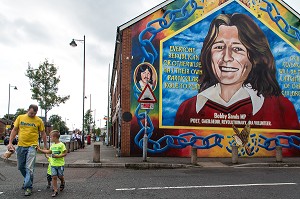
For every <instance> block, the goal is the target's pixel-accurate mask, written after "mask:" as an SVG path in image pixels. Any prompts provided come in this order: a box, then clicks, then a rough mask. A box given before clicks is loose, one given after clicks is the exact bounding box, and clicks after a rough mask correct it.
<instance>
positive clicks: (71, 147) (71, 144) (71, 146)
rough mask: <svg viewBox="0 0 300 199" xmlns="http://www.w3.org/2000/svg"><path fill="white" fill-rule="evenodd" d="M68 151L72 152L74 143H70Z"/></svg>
mask: <svg viewBox="0 0 300 199" xmlns="http://www.w3.org/2000/svg"><path fill="white" fill-rule="evenodd" d="M70 151H71V152H73V151H74V141H71V143H70Z"/></svg>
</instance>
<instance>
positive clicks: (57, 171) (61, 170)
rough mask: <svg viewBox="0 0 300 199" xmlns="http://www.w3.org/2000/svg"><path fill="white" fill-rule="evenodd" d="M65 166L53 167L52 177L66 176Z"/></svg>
mask: <svg viewBox="0 0 300 199" xmlns="http://www.w3.org/2000/svg"><path fill="white" fill-rule="evenodd" d="M64 169H65V168H64V166H59V167H58V166H51V175H52V176H64Z"/></svg>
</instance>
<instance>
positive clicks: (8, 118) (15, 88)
mask: <svg viewBox="0 0 300 199" xmlns="http://www.w3.org/2000/svg"><path fill="white" fill-rule="evenodd" d="M10 87H14V90H18V88H17V87H16V86H11V85H10V84H8V109H7V120H8V121H9V120H10V117H9V108H10Z"/></svg>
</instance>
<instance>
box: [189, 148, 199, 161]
mask: <svg viewBox="0 0 300 199" xmlns="http://www.w3.org/2000/svg"><path fill="white" fill-rule="evenodd" d="M197 151H198V150H197V148H196V147H192V150H191V164H192V165H197Z"/></svg>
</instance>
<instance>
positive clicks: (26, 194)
mask: <svg viewBox="0 0 300 199" xmlns="http://www.w3.org/2000/svg"><path fill="white" fill-rule="evenodd" d="M31 194H32V191H31V189H29V188H27V189H26V190H25V196H30V195H31Z"/></svg>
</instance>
